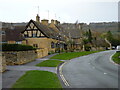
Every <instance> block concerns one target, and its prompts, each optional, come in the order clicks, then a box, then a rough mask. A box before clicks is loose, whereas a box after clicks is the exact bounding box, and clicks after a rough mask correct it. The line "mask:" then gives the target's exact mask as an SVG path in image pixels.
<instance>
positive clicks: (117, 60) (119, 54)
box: [112, 52, 120, 64]
mask: <svg viewBox="0 0 120 90" xmlns="http://www.w3.org/2000/svg"><path fill="white" fill-rule="evenodd" d="M112 60H113V61H114V62H115V63H117V64H120V52H116V53H115V54H114V55H113V56H112Z"/></svg>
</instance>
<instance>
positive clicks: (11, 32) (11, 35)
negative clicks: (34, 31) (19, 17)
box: [2, 26, 25, 41]
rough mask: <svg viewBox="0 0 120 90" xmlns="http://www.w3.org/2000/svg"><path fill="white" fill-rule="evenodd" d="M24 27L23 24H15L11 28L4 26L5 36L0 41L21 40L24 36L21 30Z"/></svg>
mask: <svg viewBox="0 0 120 90" xmlns="http://www.w3.org/2000/svg"><path fill="white" fill-rule="evenodd" d="M24 29H25V26H15V27H14V28H13V29H11V28H6V29H4V31H5V36H3V38H2V41H22V40H23V39H24V38H23V37H22V35H21V32H22V31H23V30H24Z"/></svg>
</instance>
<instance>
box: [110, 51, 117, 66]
mask: <svg viewBox="0 0 120 90" xmlns="http://www.w3.org/2000/svg"><path fill="white" fill-rule="evenodd" d="M115 53H116V52H115ZM115 53H114V54H115ZM114 54H112V55H111V56H110V62H111V63H113V64H115V65H119V64H117V63H115V62H114V61H113V60H112V56H113V55H114Z"/></svg>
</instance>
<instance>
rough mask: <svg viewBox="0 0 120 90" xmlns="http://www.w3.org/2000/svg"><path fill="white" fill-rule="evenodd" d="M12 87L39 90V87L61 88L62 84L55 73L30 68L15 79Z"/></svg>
mask: <svg viewBox="0 0 120 90" xmlns="http://www.w3.org/2000/svg"><path fill="white" fill-rule="evenodd" d="M13 88H36V89H37V88H38V90H39V88H62V86H61V84H60V81H59V80H58V77H57V75H56V74H55V73H52V72H48V71H38V70H32V71H27V72H26V73H25V74H24V75H23V76H22V77H21V78H20V79H19V80H17V82H16V83H15V84H14V85H13ZM21 90H22V89H21ZM23 90H24V89H23ZM33 90H34V89H33ZM41 90H42V89H41Z"/></svg>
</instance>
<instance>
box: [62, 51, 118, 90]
mask: <svg viewBox="0 0 120 90" xmlns="http://www.w3.org/2000/svg"><path fill="white" fill-rule="evenodd" d="M114 53H115V51H113V50H111V51H103V52H99V53H94V54H90V55H87V56H82V57H78V58H75V59H72V60H70V61H68V62H67V63H66V64H65V65H63V67H62V74H63V75H64V78H65V79H66V81H67V82H68V84H69V86H68V87H67V86H66V87H67V88H118V65H115V64H114V63H112V62H110V57H111V55H113V54H114Z"/></svg>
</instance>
